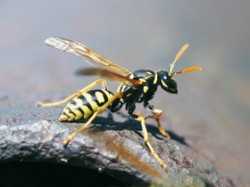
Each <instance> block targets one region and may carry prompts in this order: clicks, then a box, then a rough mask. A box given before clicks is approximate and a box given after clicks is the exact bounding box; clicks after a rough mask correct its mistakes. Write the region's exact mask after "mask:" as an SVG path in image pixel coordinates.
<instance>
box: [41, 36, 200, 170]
mask: <svg viewBox="0 0 250 187" xmlns="http://www.w3.org/2000/svg"><path fill="white" fill-rule="evenodd" d="M45 43H46V44H47V45H49V46H52V47H54V48H57V49H59V50H61V51H64V52H68V53H72V54H74V55H77V56H80V57H83V58H84V59H85V60H86V61H87V62H89V63H90V64H92V65H97V66H98V67H99V68H90V69H81V70H79V71H78V72H77V73H78V74H80V75H101V76H102V77H104V78H110V79H113V80H118V81H120V82H121V85H120V86H119V87H118V89H117V91H116V93H114V94H113V93H112V92H111V91H109V90H108V89H107V85H106V80H104V79H99V80H96V81H94V82H93V83H91V84H90V85H88V86H87V87H85V88H83V89H82V90H79V91H77V92H76V93H74V94H72V95H70V96H68V97H67V98H65V99H63V100H61V101H58V102H53V103H41V102H38V105H39V106H42V107H52V106H58V105H62V104H65V103H66V102H68V101H70V102H69V103H68V104H67V105H66V107H65V108H64V109H63V111H62V113H61V115H60V117H59V119H58V120H59V121H78V120H80V119H88V121H87V122H86V123H85V124H84V125H83V126H82V127H81V128H79V129H78V130H76V131H75V132H73V133H72V134H71V135H69V136H68V138H67V139H66V140H65V141H64V144H65V145H67V144H68V143H70V142H71V140H72V139H73V138H74V137H75V136H76V135H77V134H78V133H80V132H82V131H84V130H86V129H87V128H88V127H89V126H90V124H91V123H92V121H93V120H94V119H95V118H96V116H97V115H98V114H100V113H102V112H103V111H104V110H106V109H107V108H108V109H109V110H110V111H111V112H116V111H118V110H120V109H121V108H122V106H123V105H125V109H126V110H127V111H128V114H129V115H130V116H131V117H133V118H134V119H136V120H138V121H140V122H141V126H142V130H143V136H144V140H145V143H146V144H147V146H148V147H149V149H150V151H151V153H152V155H153V156H154V157H155V159H156V160H157V161H158V163H159V164H160V165H161V166H162V167H163V168H164V169H167V164H165V162H164V161H163V160H162V159H161V158H160V157H159V155H158V154H157V153H156V151H155V150H154V148H153V147H152V146H151V144H150V141H149V136H148V132H147V129H146V125H145V121H146V120H147V119H148V118H153V119H155V120H156V122H157V125H158V129H159V131H160V133H161V134H163V135H164V136H166V137H168V136H169V134H168V133H167V132H165V130H164V129H163V127H162V126H161V124H160V121H159V120H160V117H161V115H162V113H163V111H162V110H161V109H156V108H154V107H153V106H152V105H150V104H149V100H151V99H153V97H154V94H155V92H156V91H157V88H158V86H160V87H161V88H162V89H163V90H165V91H166V92H169V93H173V94H177V92H178V90H177V83H176V81H175V80H174V79H173V77H174V76H175V75H178V74H182V73H186V72H190V71H198V70H201V68H200V67H199V66H193V67H189V68H186V69H184V70H182V71H179V72H173V68H174V66H175V63H176V62H177V61H178V60H179V58H180V57H181V56H182V55H183V53H184V52H185V51H186V50H187V48H188V47H189V45H188V44H185V45H184V46H183V47H182V49H181V50H180V51H179V52H178V54H177V55H176V57H175V59H174V61H173V62H172V63H171V64H170V66H169V70H168V71H165V70H158V71H155V72H154V71H151V70H145V69H140V70H136V71H134V72H131V71H129V70H127V69H125V68H123V67H120V66H118V65H116V64H114V63H112V62H111V61H109V60H108V59H106V58H104V57H102V56H101V55H99V54H97V53H95V52H94V51H92V50H91V49H89V48H88V47H87V46H85V45H84V44H81V43H79V42H75V41H72V40H68V39H64V38H48V39H46V40H45ZM99 83H102V87H103V88H102V89H94V90H93V88H94V87H95V86H96V85H97V84H99ZM136 103H143V105H144V107H145V108H146V109H147V110H149V111H150V112H152V115H150V116H147V117H143V116H141V115H138V114H135V113H134V111H135V108H136Z"/></svg>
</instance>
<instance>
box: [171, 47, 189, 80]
mask: <svg viewBox="0 0 250 187" xmlns="http://www.w3.org/2000/svg"><path fill="white" fill-rule="evenodd" d="M188 48H189V44H185V45H183V47H182V48H181V49H180V51H179V52H178V53H177V55H176V56H175V59H174V61H173V62H172V63H171V64H170V65H169V71H168V75H169V76H170V77H171V76H173V73H172V71H173V68H174V66H175V63H176V62H177V61H178V60H179V59H180V58H181V56H182V55H183V54H184V53H185V51H186V50H187V49H188Z"/></svg>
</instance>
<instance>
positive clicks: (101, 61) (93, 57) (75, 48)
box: [45, 37, 131, 75]
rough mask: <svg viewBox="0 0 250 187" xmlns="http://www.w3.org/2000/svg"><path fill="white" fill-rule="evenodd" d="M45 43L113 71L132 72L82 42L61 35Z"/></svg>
mask: <svg viewBox="0 0 250 187" xmlns="http://www.w3.org/2000/svg"><path fill="white" fill-rule="evenodd" d="M45 43H46V44H47V45H49V46H51V47H54V48H56V49H59V50H61V51H64V52H67V53H71V54H74V55H76V56H81V57H83V58H84V59H85V60H86V61H87V62H88V63H90V64H91V65H97V66H99V67H102V68H107V69H111V70H112V71H115V72H120V73H122V74H123V75H126V74H129V73H131V72H130V71H128V70H127V69H125V68H123V67H121V66H118V65H117V64H114V63H112V62H111V61H110V60H108V59H106V58H104V57H103V56H101V55H99V54H97V53H95V52H94V51H92V50H91V49H90V48H88V47H87V46H86V45H84V44H82V43H79V42H76V41H73V40H69V39H65V38H59V37H58V38H54V37H51V38H48V39H46V40H45Z"/></svg>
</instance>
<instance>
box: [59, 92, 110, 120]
mask: <svg viewBox="0 0 250 187" xmlns="http://www.w3.org/2000/svg"><path fill="white" fill-rule="evenodd" d="M112 97H113V94H112V93H111V92H109V91H107V90H103V89H98V90H90V91H88V92H86V93H84V94H82V95H80V96H77V97H75V98H74V99H72V101H71V102H69V103H68V104H67V105H66V106H65V108H64V109H63V111H62V113H61V115H60V117H59V119H58V120H59V121H77V120H80V119H86V118H88V117H90V116H92V115H93V114H94V113H95V112H96V111H97V109H98V108H100V107H101V106H103V105H104V104H105V103H106V102H107V101H109V100H110V99H111V98H112Z"/></svg>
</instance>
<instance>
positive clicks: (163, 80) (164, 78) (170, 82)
mask: <svg viewBox="0 0 250 187" xmlns="http://www.w3.org/2000/svg"><path fill="white" fill-rule="evenodd" d="M157 74H158V77H159V84H160V85H161V87H162V89H163V90H165V91H166V92H169V93H173V94H177V93H178V90H177V83H176V81H175V80H174V79H173V78H172V77H171V76H169V74H168V72H167V71H162V70H161V71H158V72H157Z"/></svg>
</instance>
